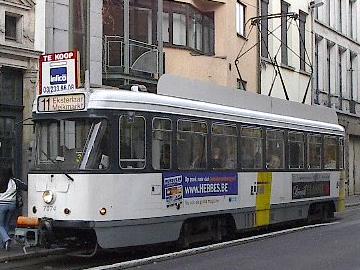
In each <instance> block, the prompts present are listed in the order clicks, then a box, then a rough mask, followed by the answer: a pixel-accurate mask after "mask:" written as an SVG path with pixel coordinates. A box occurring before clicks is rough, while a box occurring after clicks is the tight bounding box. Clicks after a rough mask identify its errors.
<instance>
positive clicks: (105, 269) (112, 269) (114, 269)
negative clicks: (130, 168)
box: [85, 222, 339, 270]
mask: <svg viewBox="0 0 360 270" xmlns="http://www.w3.org/2000/svg"><path fill="white" fill-rule="evenodd" d="M337 223H339V222H332V223H322V224H315V225H306V226H302V227H297V228H291V229H287V230H283V231H278V232H272V233H267V234H262V235H257V236H252V237H247V238H242V239H237V240H233V241H228V242H223V243H218V244H212V245H208V246H204V247H199V248H192V249H187V250H182V251H178V252H174V253H169V254H163V255H157V256H152V257H148V258H143V259H139V260H132V261H126V262H121V263H116V264H112V265H103V266H97V267H93V268H87V269H85V270H118V269H128V268H133V267H139V266H143V265H148V264H151V263H157V262H162V261H167V260H171V259H175V258H181V257H186V256H192V255H195V254H196V255H197V254H201V253H206V252H210V251H214V250H219V249H222V248H228V247H233V246H239V245H243V244H246V243H250V242H255V241H258V240H263V239H268V238H273V237H276V236H279V235H287V234H291V233H294V232H298V231H305V230H308V229H313V228H318V227H324V226H329V225H334V224H337Z"/></svg>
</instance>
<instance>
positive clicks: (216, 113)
mask: <svg viewBox="0 0 360 270" xmlns="http://www.w3.org/2000/svg"><path fill="white" fill-rule="evenodd" d="M168 83H169V82H166V83H165V85H168ZM163 86H164V84H163ZM169 87H170V86H169ZM192 89H196V90H194V92H195V91H199V88H192ZM160 92H161V91H160ZM242 96H243V99H242V100H239V103H237V104H238V105H241V106H239V107H236V106H228V105H223V104H217V103H215V102H208V101H207V102H206V101H199V100H192V99H187V98H181V97H174V96H167V95H163V94H152V93H144V92H134V91H126V90H120V91H114V90H94V92H93V93H92V94H91V95H90V99H89V103H88V109H116V110H121V109H122V110H134V111H148V112H162V113H170V114H181V115H187V116H199V117H208V118H213V119H221V120H228V121H231V120H234V121H244V122H245V123H247V124H262V125H270V126H276V127H285V128H286V127H288V128H296V129H301V130H308V131H318V132H332V133H337V134H343V132H344V129H343V127H341V126H340V125H338V124H337V116H336V113H335V112H334V111H333V110H329V109H328V108H325V110H324V109H321V108H315V107H313V106H309V105H303V104H296V105H294V102H290V103H291V105H289V104H286V103H287V101H285V102H281V100H275V99H273V98H268V97H265V99H263V98H262V97H261V95H256V94H253V95H249V94H248V93H246V95H242ZM266 99H268V101H267V102H269V103H270V104H266ZM219 100H221V101H223V99H219ZM254 103H255V104H254ZM275 105H276V106H277V108H274V106H275ZM298 105H300V106H298ZM257 107H260V108H262V110H260V109H259V110H258V109H257ZM281 107H283V112H284V114H285V115H283V114H281ZM299 109H302V113H303V114H304V115H306V116H311V117H310V118H312V119H306V118H305V119H304V118H302V117H296V115H299V114H300V113H299V112H296V110H299ZM287 112H290V113H289V114H290V115H289V114H287ZM308 118H309V117H308ZM239 119H240V120H239ZM321 119H322V120H321Z"/></svg>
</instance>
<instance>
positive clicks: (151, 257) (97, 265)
mask: <svg viewBox="0 0 360 270" xmlns="http://www.w3.org/2000/svg"><path fill="white" fill-rule="evenodd" d="M339 222H340V221H339V220H337V219H335V220H333V221H332V222H330V223H321V224H314V225H304V224H298V225H297V226H294V225H293V226H289V225H288V226H287V227H283V228H282V229H280V230H279V228H277V229H276V228H275V229H274V228H273V229H268V230H259V231H253V232H250V233H247V234H241V235H240V238H239V236H238V237H236V238H234V239H230V240H228V241H225V242H220V243H215V244H206V245H204V244H203V245H201V246H197V247H193V248H190V249H184V250H177V249H176V248H175V247H174V246H169V245H156V246H154V247H151V248H149V247H141V248H136V249H134V250H131V251H125V250H110V251H101V250H100V252H99V253H98V254H97V255H95V256H94V257H92V258H83V257H78V256H74V250H71V251H70V250H65V249H63V250H58V251H57V252H54V251H52V252H49V253H48V254H46V255H45V254H39V256H36V255H34V254H25V256H20V257H18V258H16V259H15V260H9V261H8V262H4V261H3V262H1V264H2V265H1V269H2V270H7V269H9V270H10V269H12V270H13V269H14V270H16V269H21V270H27V269H29V270H30V269H47V270H49V269H51V270H57V269H67V270H72V269H87V270H109V269H110V270H115V269H129V268H133V267H138V266H142V265H147V264H152V263H157V262H162V261H167V260H172V259H175V258H180V257H186V256H192V255H195V254H200V253H206V252H211V251H215V250H219V249H223V248H228V247H233V246H238V245H243V244H246V243H250V242H256V241H261V240H264V239H267V238H272V237H276V236H280V235H285V234H290V233H295V232H299V231H303V230H310V229H315V228H319V227H324V226H330V225H335V224H338V223H339ZM79 251H80V250H78V251H77V252H79Z"/></svg>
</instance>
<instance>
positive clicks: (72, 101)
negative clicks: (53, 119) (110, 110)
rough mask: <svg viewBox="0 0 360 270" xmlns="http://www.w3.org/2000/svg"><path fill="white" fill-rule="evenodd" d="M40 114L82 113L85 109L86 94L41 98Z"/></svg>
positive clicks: (38, 103) (38, 105)
mask: <svg viewBox="0 0 360 270" xmlns="http://www.w3.org/2000/svg"><path fill="white" fill-rule="evenodd" d="M37 108H38V112H62V111H81V110H84V109H85V94H71V95H54V96H39V97H38V102H37Z"/></svg>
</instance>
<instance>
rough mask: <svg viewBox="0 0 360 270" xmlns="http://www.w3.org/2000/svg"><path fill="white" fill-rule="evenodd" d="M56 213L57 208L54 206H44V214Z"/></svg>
mask: <svg viewBox="0 0 360 270" xmlns="http://www.w3.org/2000/svg"><path fill="white" fill-rule="evenodd" d="M52 211H56V206H54V205H44V212H52Z"/></svg>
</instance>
